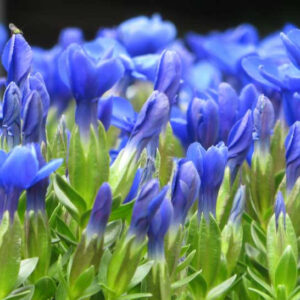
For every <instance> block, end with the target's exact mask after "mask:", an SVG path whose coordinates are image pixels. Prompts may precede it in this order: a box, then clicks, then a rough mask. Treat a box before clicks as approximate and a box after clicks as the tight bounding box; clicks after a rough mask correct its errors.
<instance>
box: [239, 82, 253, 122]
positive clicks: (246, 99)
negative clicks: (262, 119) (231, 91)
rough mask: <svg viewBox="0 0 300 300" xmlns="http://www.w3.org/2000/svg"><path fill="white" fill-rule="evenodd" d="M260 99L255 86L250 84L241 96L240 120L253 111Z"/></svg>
mask: <svg viewBox="0 0 300 300" xmlns="http://www.w3.org/2000/svg"><path fill="white" fill-rule="evenodd" d="M257 99H258V91H257V89H256V87H255V85H254V84H252V83H249V84H247V85H245V86H244V87H243V89H242V90H241V93H240V96H239V112H238V118H237V119H241V118H242V117H243V116H244V115H245V114H246V112H247V111H248V109H250V110H253V109H254V108H255V106H256V103H257Z"/></svg>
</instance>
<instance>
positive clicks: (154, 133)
mask: <svg viewBox="0 0 300 300" xmlns="http://www.w3.org/2000/svg"><path fill="white" fill-rule="evenodd" d="M10 30H11V37H10V38H9V37H8V34H7V31H6V29H5V27H4V26H0V51H1V53H2V65H3V67H4V69H5V71H6V76H5V77H3V78H0V89H1V95H2V94H3V101H2V104H1V149H2V150H0V222H2V223H1V224H6V223H5V220H6V218H8V220H9V221H8V222H9V223H10V224H14V223H15V222H17V221H16V219H21V223H22V222H24V227H26V228H27V229H26V232H27V233H28V230H29V231H30V229H28V228H35V230H36V228H37V227H38V226H41V227H40V228H43V230H42V229H40V231H39V230H37V232H42V233H43V234H44V235H47V236H48V242H47V243H48V244H47V243H46V242H45V243H46V244H47V245H48V246H47V247H48V248H50V249H51V248H52V259H51V255H50V254H51V250H50V252H49V251H48V252H47V254H45V253H44V252H43V253H42V254H40V253H39V252H38V250H37V249H36V250H33V248H32V243H33V237H31V236H30V235H29V234H26V237H25V241H24V243H25V248H26V249H27V251H25V255H24V256H22V255H21V254H20V255H21V256H20V257H21V258H27V259H29V258H32V257H36V256H37V257H39V262H38V265H37V268H36V269H35V271H34V273H33V274H31V277H30V278H29V279H28V280H29V282H31V283H33V284H34V285H35V289H36V291H35V292H33V294H32V295H35V296H34V297H35V298H33V299H52V298H51V297H53V295H50V296H49V297H48V298H47V297H46V298H36V297H38V296H36V295H37V294H35V293H37V291H38V289H39V288H40V287H39V285H38V282H41V280H44V281H45V282H46V279H45V278H49V276H52V275H51V272H50V271H49V270H50V269H51V268H50V265H51V264H52V263H53V257H56V259H57V260H59V263H53V264H52V268H53V269H55V268H56V269H59V270H60V271H59V272H60V275H59V279H57V278H56V277H55V275H53V278H55V280H56V281H57V282H59V283H58V288H57V291H56V292H55V293H54V294H55V297H56V298H57V299H83V298H81V297H84V296H85V295H86V294H85V293H87V294H88V292H90V293H91V294H89V295H90V296H91V295H93V294H94V295H97V294H98V295H100V294H101V295H102V296H101V297H105V299H133V298H130V294H132V291H131V289H132V288H133V287H134V286H137V285H141V286H144V283H143V284H141V282H142V280H144V278H146V277H147V278H148V279H147V280H146V282H147V284H146V285H145V286H146V291H147V292H151V294H152V295H153V298H152V299H171V296H172V295H173V296H174V295H177V296H176V297H179V295H180V296H181V295H185V296H186V297H187V298H180V299H217V297H219V296H220V295H221V294H222V293H225V292H227V291H229V290H230V288H231V287H232V284H233V282H234V281H235V279H236V277H235V276H232V277H230V276H231V275H232V274H233V270H234V269H235V268H236V266H237V260H238V258H239V255H240V253H241V251H244V252H245V253H246V254H245V257H248V258H249V259H250V258H251V259H252V262H251V268H252V267H253V268H257V269H258V270H259V267H258V264H263V263H262V262H261V258H258V254H257V255H256V254H255V253H254V252H253V251H254V250H253V251H252V252H251V249H250V246H249V245H250V244H251V242H249V245H248V246H247V245H246V244H247V242H244V245H246V246H245V250H244V247H242V244H243V242H242V237H241V235H240V230H242V229H241V228H242V227H243V226H242V224H241V223H242V216H243V214H244V216H245V215H246V217H245V220H244V222H246V223H247V222H248V223H249V222H250V223H251V222H252V223H251V224H252V225H251V234H253V235H254V236H255V237H253V240H254V244H255V242H256V239H258V240H259V241H260V243H263V242H262V240H264V242H265V241H266V239H267V238H266V236H264V230H265V229H266V228H267V224H268V223H269V222H274V220H272V219H271V216H272V214H273V207H274V211H275V224H276V225H275V228H276V230H283V232H285V229H283V228H286V227H288V228H289V229H290V227H289V226H291V225H290V223H289V221H288V220H289V217H288V214H287V212H289V214H290V215H291V219H292V221H293V222H298V220H297V217H296V212H299V205H298V202H299V201H298V200H299V199H298V198H297V192H298V190H299V186H300V183H299V182H298V181H297V179H298V178H299V176H300V109H299V108H300V96H299V95H300V30H299V29H297V28H295V27H294V26H293V25H287V26H285V27H284V28H283V29H282V33H279V32H276V33H273V34H271V35H269V36H267V37H265V38H264V39H260V38H259V36H258V33H257V31H256V29H255V28H254V27H253V26H251V25H248V24H243V25H240V26H238V27H237V28H233V29H229V30H227V31H225V32H212V33H210V34H208V35H199V34H196V33H189V34H188V35H187V36H186V37H185V39H179V38H177V32H176V28H175V26H174V25H173V24H172V23H171V22H168V21H164V20H162V19H161V17H160V16H159V15H153V16H152V17H149V18H148V17H145V16H140V17H136V18H133V19H130V20H127V21H125V22H123V23H122V24H120V25H119V26H117V27H114V28H101V29H100V30H99V31H98V32H97V35H96V37H95V39H93V40H92V41H85V39H84V34H83V32H82V30H81V29H79V28H66V29H64V30H63V31H62V32H61V33H60V36H59V40H58V43H57V45H55V46H54V47H53V48H51V49H42V48H38V47H31V46H29V44H28V43H27V41H26V39H25V37H24V35H23V33H22V32H21V31H20V30H19V29H18V28H16V27H15V26H14V25H10ZM74 100H75V101H74ZM74 109H75V112H74ZM74 116H75V123H74V121H73V119H72V117H74ZM59 120H60V121H59ZM287 131H288V133H287ZM97 132H99V134H98V135H97ZM284 135H286V139H285V144H284V145H285V162H284V148H283V143H282V140H283V137H284ZM47 161H49V162H47ZM55 171H57V173H56V174H55V175H51V173H53V172H55ZM50 175H51V178H52V180H49V176H50ZM24 191H26V192H25V193H23V192H24ZM23 195H25V196H23ZM276 195H277V196H276ZM24 197H25V198H26V207H27V209H26V217H25V219H26V220H27V221H24V210H23V206H24ZM284 198H285V199H286V201H285V200H284ZM46 199H48V200H47V201H46ZM49 199H50V200H49ZM275 199H276V200H275ZM49 201H52V203H49ZM285 202H286V203H288V206H287V209H286V205H285ZM245 206H246V207H247V209H246V212H245ZM7 212H8V213H7ZM32 214H34V215H35V216H36V217H37V218H40V217H41V216H42V217H41V218H42V219H43V222H44V223H43V224H44V225H43V226H42V225H41V224H39V223H38V224H39V225H37V224H36V223H34V222H36V221H33V219H32ZM194 216H195V217H194ZM281 216H282V217H283V219H284V221H283V223H284V225H283V227H282V224H283V223H282V221H281V219H280V218H281ZM48 218H50V220H49V224H48ZM249 220H250V221H249ZM270 220H271V221H270ZM18 222H19V221H18ZM74 222H75V223H74ZM30 223H32V224H31V225H30ZM250 223H249V224H250ZM254 223H255V224H256V225H255V226H254V225H253V224H254ZM26 224H27V225H26ZM28 224H29V225H28ZM34 224H35V225H34ZM45 224H46V225H45ZM75 224H76V225H75ZM115 224H117V225H115ZM195 224H196V225H195ZM249 224H248V225H245V226H246V227H247V226H248V227H250V225H249ZM296 224H298V223H296ZM2 226H4V225H2ZM5 226H6V225H5ZM34 226H36V227H34ZM114 226H117V227H116V228H117V229H116V230H114V228H115V227H114ZM195 226H196V227H195ZM294 226H296V225H295V224H294ZM68 227H70V229H69V228H68ZM110 227H112V228H113V229H109V228H110ZM258 227H259V229H257V228H258ZM269 227H270V225H269ZM281 227H282V228H281ZM45 228H46V229H45ZM195 228H196V229H195ZM230 228H231V229H230ZM232 228H234V229H232ZM272 228H273V227H272ZM49 229H51V230H49ZM32 230H33V229H32ZM249 230H250V229H249V228H248V231H249ZM257 230H258V232H259V237H257V234H258V233H256V231H257ZM276 230H275V231H274V232H275V233H274V232H273V231H272V232H271V233H269V231H268V235H271V234H276ZM290 230H291V229H290ZM110 231H112V232H113V233H111V232H110ZM114 231H115V232H114ZM296 231H297V232H298V231H299V230H298V229H297V230H296ZM221 232H222V242H221ZM286 232H287V233H286V234H287V235H289V237H287V238H284V242H282V241H281V242H282V243H283V246H282V249H281V250H280V251H281V252H280V253H279V254H278V255H277V256H278V257H276V259H277V261H278V260H279V259H280V258H282V257H284V255H288V254H286V253H290V252H288V250H289V249H290V248H289V247H290V246H291V245H292V246H291V247H292V249H293V250H291V251H293V252H292V254H291V257H294V256H295V257H294V258H295V260H297V259H298V256H297V254H296V253H297V252H296V251H297V250H295V247H294V248H293V245H294V244H293V241H294V240H292V239H291V238H290V235H291V233H290V231H289V233H288V229H287V230H286ZM0 233H1V229H0ZM108 234H111V235H115V236H114V237H113V240H112V241H110V237H109V236H108V237H107V235H108ZM249 234H250V233H249ZM223 235H224V237H223ZM33 236H34V238H35V239H36V240H37V237H38V236H39V235H38V233H35V235H34V234H33ZM262 236H263V237H262ZM0 237H1V234H0ZM23 238H24V237H23ZM23 238H22V240H23ZM248 238H249V237H248ZM268 238H269V236H268ZM281 238H282V235H281ZM51 239H52V243H54V244H55V242H53V240H54V239H56V242H57V243H59V245H60V246H55V247H56V248H55V249H56V250H53V249H54V246H53V245H51ZM228 239H230V241H229V240H228ZM36 240H35V241H36ZM223 240H224V241H223ZM145 241H147V243H148V254H147V259H148V262H150V261H155V262H156V264H154V265H151V266H150V265H149V268H148V267H147V268H146V267H144V265H141V262H142V261H143V260H144V259H145V253H144V252H143V249H144V246H145ZM212 241H214V242H212ZM214 243H216V244H214ZM218 243H219V244H218ZM226 243H227V244H228V243H229V244H230V243H234V244H232V245H231V244H230V245H231V246H230V245H229V244H228V245H227V244H226ZM274 243H275V242H274ZM274 243H273V244H272V246H273V247H275V246H274V245H275V244H276V243H275V244H274ZM221 244H222V246H221ZM3 245H4V244H3ZM3 245H1V239H0V250H1V249H2V248H1V247H4V246H5V245H4V246H3ZM74 245H75V248H74ZM224 245H227V246H224ZM276 245H277V244H276ZM67 246H70V247H73V248H72V249H73V250H74V251H73V252H72V251H71V253H69V252H68V251H67V249H68V247H67ZM254 246H255V245H253V247H254ZM256 246H257V245H256ZM47 247H44V248H47ZM218 247H219V248H220V249H219V248H218ZM231 247H232V248H231ZM251 247H252V246H251ZM253 247H252V248H253ZM259 247H261V248H259ZM262 247H264V246H261V245H260V244H259V246H258V248H259V251H262V250H261V249H262ZM268 247H269V246H268ZM270 247H271V246H270ZM242 248H243V250H242ZM296 248H297V247H296ZM217 249H219V250H218V251H219V252H218V251H217ZM253 249H254V248H253ZM263 249H264V250H265V248H263ZM286 249H288V250H286ZM215 250H216V251H215ZM285 250H286V251H285ZM41 251H43V250H41ZM105 251H107V252H105ZM214 251H215V252H214ZM222 251H223V252H222ZM230 251H236V252H235V253H232V252H230ZM257 251H258V250H257ZM278 251H279V250H278ZM289 251H290V250H289ZM171 252H172V253H171ZM213 252H214V253H217V254H216V255H215V257H217V258H214V257H213V256H214V254H213ZM262 252H263V255H267V254H266V253H267V251H265V252H264V251H262ZM0 253H2V252H0ZM49 253H50V254H49ZM53 253H54V254H53ZM72 253H73V254H72ZM105 253H106V254H105ZM107 253H109V254H107ZM71 254H72V255H73V256H72V259H69V258H70V255H71ZM230 255H231V256H230ZM102 256H103V259H101V257H102ZM254 256H255V258H254ZM224 257H225V258H224ZM183 259H184V260H183ZM244 259H245V258H244ZM251 259H250V260H251ZM267 259H268V261H269V269H270V271H269V273H270V274H269V275H265V276H269V277H268V278H270V280H271V283H272V288H273V287H274V290H272V293H273V294H272V293H271V292H270V293H271V296H272V295H273V296H274V295H275V296H274V297H275V298H274V297H273V298H272V297H271V296H270V295H269V298H267V299H297V298H295V297H297V296H299V289H298V290H296V292H295V290H294V286H293V285H292V286H291V288H289V287H287V288H286V290H285V292H284V293H286V295H290V298H280V297H281V296H282V295H283V294H282V290H281V289H282V287H281V286H282V285H284V284H285V283H286V281H285V280H286V279H285V278H284V279H282V280H281V281H280V282H279V281H278V280H279V279H276V280H275V279H274V278H275V277H274V276H275V275H274V276H273V273H274V274H275V273H276V270H277V269H276V266H277V265H276V264H275V263H274V264H275V265H276V266H274V265H272V262H273V260H275V258H274V257H268V258H267ZM61 260H62V261H64V263H65V264H66V261H69V260H70V263H69V265H68V266H66V265H64V264H63V262H62V261H61ZM181 260H183V261H182V262H181ZM206 260H209V261H206ZM254 260H258V261H259V262H256V265H255V266H252V264H254V263H253V261H254ZM103 261H107V265H106V266H104V267H103V263H104V262H103ZM280 261H281V260H280ZM210 262H211V266H209V263H210ZM214 263H215V265H214ZM222 263H223V266H222ZM246 263H248V261H247V258H246ZM146 264H147V263H146ZM146 264H145V265H146ZM99 265H100V268H99ZM101 265H102V269H101ZM139 265H140V266H141V267H144V268H143V270H144V272H146V271H145V270H146V269H147V270H148V271H147V272H146V273H147V274H146V273H145V274H142V273H139V274H140V276H141V278H135V277H136V276H137V275H136V272H137V268H138V266H139ZM249 265H250V262H249ZM53 266H54V267H53ZM91 266H93V270H92V271H90V270H91V269H90V267H91ZM241 267H242V266H241ZM277 267H278V268H279V267H281V265H280V264H278V266H277ZM19 268H20V267H19ZM222 268H225V269H226V270H227V271H226V272H225V273H226V275H224V274H223V273H222V272H223V271H221V269H222ZM98 269H99V271H98ZM150 269H151V272H152V273H151V272H150ZM213 269H214V270H213ZM225 269H224V270H225ZM18 270H19V269H18ZM63 270H67V271H65V272H64V271H63ZM178 270H179V271H178ZM200 270H202V272H203V274H200ZM218 270H219V271H218ZM183 271H184V272H185V273H182V272H183ZM256 271H257V270H256ZM256 271H255V272H256ZM31 272H33V270H32V271H31ZM89 272H93V274H94V272H95V274H94V275H95V276H98V277H91V278H92V280H91V281H90V282H89V283H88V284H87V285H84V284H83V281H82V282H81V281H80V280H83V278H85V277H82V276H87V274H89ZM140 272H141V271H140ZM148 272H150V273H151V276H150V275H149V274H150V273H149V274H148ZM214 272H215V273H214ZM218 272H219V273H220V274H221V273H222V274H223V275H222V276H221V277H220V276H219V275H218V274H219V273H218ZM242 272H243V271H242ZM242 272H241V273H242ZM251 272H252V271H251ZM251 272H250V271H249V274H250V275H249V274H248V273H247V271H245V273H247V274H248V275H247V276H250V278H252V279H253V278H256V277H255V276H256V275H255V274H254V275H253V273H251ZM52 273H53V272H52ZM98 273H99V274H100V275H99V274H98ZM104 273H105V274H104ZM262 273H264V274H267V273H268V272H262ZM17 274H18V271H17ZM34 274H35V275H34ZM49 274H50V275H49ZM97 274H98V275H97ZM103 274H104V275H105V276H104V275H103ZM33 275H34V276H33ZM94 275H93V276H94ZM47 276H48V277H47ZM276 276H277V275H276ZM287 276H290V274H287ZM229 277H230V278H229ZM273 277H274V278H273ZM62 278H64V280H62ZM95 278H97V280H96V279H95ZM149 278H150V279H149ZM182 278H185V279H182ZM199 278H200V279H199ZM228 278H229V279H228ZM282 278H283V277H282ZM139 279H140V280H139ZM160 279H164V280H163V282H161V280H160ZM180 279H181V281H180ZM0 280H1V278H0ZM47 280H49V279H47ZM51 280H52V279H51ZM85 280H87V279H85ZM101 280H102V281H101ZM134 280H135V282H134V283H135V284H134V285H132V281H134ZM259 280H262V279H257V278H256V281H258V282H259ZM268 280H269V279H266V281H268ZM242 281H243V284H244V287H246V289H249V288H250V289H252V290H253V291H252V293H254V294H251V293H250V294H249V293H248V292H247V293H246V294H245V295H244V298H243V299H258V298H255V297H261V296H262V295H263V292H261V291H259V289H256V293H255V291H254V290H255V286H253V285H251V284H250V283H249V282H248V281H249V280H248V281H247V280H246V279H245V280H242ZM254 281H255V279H254ZM47 282H48V281H47ZM62 282H64V283H62ZM95 282H96V283H95ZM199 282H200V283H199ZM237 282H238V281H236V286H239V285H242V283H241V282H240V283H237ZM278 282H279V283H278ZM171 283H172V284H171ZM225 283H226V284H225ZM22 284H24V282H22ZM187 284H189V288H188V289H186V290H183V289H182V288H183V286H185V285H187ZM218 284H219V285H218ZM222 284H223V285H222ZM55 285H56V284H54V286H55ZM195 285H198V287H195ZM258 285H259V284H258ZM261 285H262V284H260V285H259V286H260V287H261ZM204 286H205V287H204ZM225 286H226V288H225ZM4 287H5V286H4ZM13 287H14V285H13ZM25 287H26V285H25ZM83 287H84V288H83ZM5 288H6V290H5ZM5 288H3V290H1V283H0V296H1V295H3V296H6V295H8V294H9V293H11V292H12V287H5ZM216 288H218V291H216ZM263 288H265V289H266V287H265V286H263ZM222 289H223V290H222ZM3 291H4V292H3ZM141 291H143V289H142V288H141ZM174 291H175V292H174ZM220 291H221V292H222V293H221V292H220ZM274 291H275V292H274ZM214 293H215V294H216V295H215V296H212V295H214ZM218 293H219V294H218ZM234 293H237V295H238V294H239V292H238V291H232V289H231V297H232V298H230V299H238V298H234ZM240 293H242V292H241V291H240ZM270 293H269V294H270ZM127 294H128V295H127ZM151 294H149V293H148V294H147V293H144V294H143V293H140V294H138V295H139V296H135V297H136V298H138V299H140V298H144V297H150V296H151ZM124 295H127V296H126V297H128V298H126V297H125V296H124ZM132 295H136V294H134V293H133V294H132ZM251 295H252V296H251ZM253 295H254V296H253ZM259 295H260V296H259ZM99 297H100V296H99ZM122 297H124V298H122ZM133 297H134V296H133ZM228 297H229V296H228ZM247 297H248V298H247ZM251 297H252V298H251ZM276 297H277V298H276ZM293 297H294V298H293ZM9 299H12V298H9ZM92 299H94V298H92ZM95 299H104V298H95ZM176 299H177V298H176ZM178 299H179V298H178ZM218 299H219V298H218ZM240 299H242V298H240Z"/></svg>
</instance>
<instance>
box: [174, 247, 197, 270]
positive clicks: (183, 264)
mask: <svg viewBox="0 0 300 300" xmlns="http://www.w3.org/2000/svg"><path fill="white" fill-rule="evenodd" d="M195 254H196V249H194V250H193V251H192V252H191V253H189V255H188V256H187V257H186V259H185V260H184V261H182V262H181V263H180V264H179V265H178V266H177V267H176V272H181V271H182V270H184V269H185V268H187V267H188V266H189V264H190V262H191V261H192V259H193V258H194V255H195Z"/></svg>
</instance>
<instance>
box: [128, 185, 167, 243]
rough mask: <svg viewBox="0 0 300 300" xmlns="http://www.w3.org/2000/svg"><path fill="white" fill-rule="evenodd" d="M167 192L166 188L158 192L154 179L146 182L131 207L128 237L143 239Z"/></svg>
mask: <svg viewBox="0 0 300 300" xmlns="http://www.w3.org/2000/svg"><path fill="white" fill-rule="evenodd" d="M167 190H168V187H165V188H163V189H162V190H161V191H160V192H159V183H158V181H157V180H155V179H152V180H150V181H148V182H147V183H146V184H145V185H144V186H143V187H142V188H141V191H140V192H139V194H138V197H137V199H136V201H135V204H134V207H133V211H132V217H131V223H130V228H129V236H130V235H135V236H136V239H137V240H138V241H141V240H143V239H144V237H145V236H146V234H147V231H148V228H149V225H150V222H151V220H152V218H153V216H154V215H155V213H156V211H157V210H158V208H159V206H160V205H161V203H162V201H163V199H164V198H165V195H166V193H167Z"/></svg>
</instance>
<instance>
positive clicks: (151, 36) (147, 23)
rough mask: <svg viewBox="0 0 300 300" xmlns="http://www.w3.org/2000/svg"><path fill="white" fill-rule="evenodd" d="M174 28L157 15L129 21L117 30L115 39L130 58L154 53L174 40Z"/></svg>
mask: <svg viewBox="0 0 300 300" xmlns="http://www.w3.org/2000/svg"><path fill="white" fill-rule="evenodd" d="M175 36H176V28H175V26H174V25H173V24H172V23H171V22H167V21H162V19H161V17H160V16H159V15H153V16H152V17H151V18H148V17H145V16H140V17H136V18H132V19H129V20H127V21H125V22H123V23H122V24H120V25H119V27H118V28H117V38H118V40H119V41H120V42H121V43H122V44H123V45H124V46H125V48H126V49H127V51H128V52H129V54H130V55H131V56H137V55H143V54H150V53H155V52H157V51H159V50H161V49H163V48H164V47H166V46H167V45H168V44H169V43H170V42H172V41H173V40H174V38H175Z"/></svg>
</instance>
